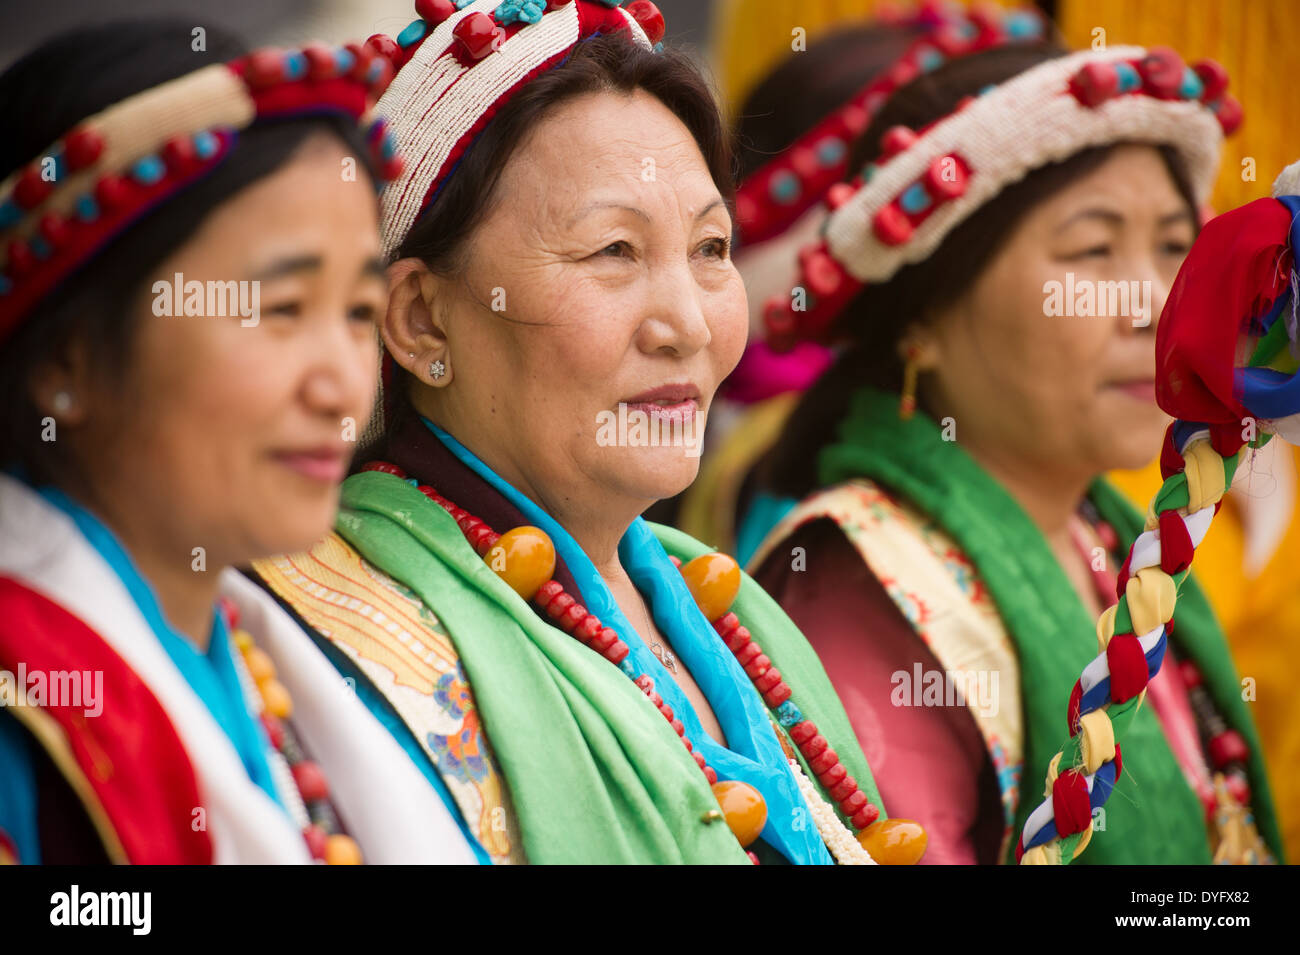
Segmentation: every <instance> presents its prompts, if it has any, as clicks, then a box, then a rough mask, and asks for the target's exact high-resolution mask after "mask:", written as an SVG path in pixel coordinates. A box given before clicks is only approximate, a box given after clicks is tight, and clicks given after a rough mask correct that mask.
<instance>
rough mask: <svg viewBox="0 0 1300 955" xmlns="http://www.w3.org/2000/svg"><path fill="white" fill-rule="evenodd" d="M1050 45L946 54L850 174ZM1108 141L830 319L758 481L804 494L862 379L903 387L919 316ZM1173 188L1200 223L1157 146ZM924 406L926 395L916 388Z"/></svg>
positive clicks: (994, 208) (858, 148)
mask: <svg viewBox="0 0 1300 955" xmlns="http://www.w3.org/2000/svg"><path fill="white" fill-rule="evenodd" d="M1064 54H1065V51H1064V50H1062V49H1061V48H1059V47H1057V46H1055V45H1052V44H1047V43H1043V44H1032V45H1027V46H1011V47H1004V48H1000V49H996V50H989V51H986V52H983V53H977V54H973V55H971V56H967V57H962V58H960V59H956V60H950V61H949V62H948V63H946V64H944V65H943V66H941V67H940V68H939V69H937V70H935V71H934V72H932V73H927V74H925V75H923V76H921V77H919V78H917V79H916V80H914V81H912V82H911V83H909V84H908V85H907V86H904V87H903V88H902V89H900V90H898V91H897V92H896V93H895V94H894V95H893V96H891V97H890V98H889V100H888V101H887V102H886V103H885V105H884V107H883V108H882V109H881V110H880V112H879V113H878V114H877V115H876V116H875V118H874V119H873V120H872V123H871V125H870V126H869V127H868V128H867V130H866V131H865V132H864V133H863V135H862V137H861V138H860V139H859V141H858V142H857V143H856V144H855V146H854V149H853V156H852V160H851V161H850V164H849V169H850V171H851V172H852V173H854V174H856V173H857V172H858V171H859V170H861V169H862V167H863V166H865V165H866V164H867V163H868V162H870V161H872V160H873V159H875V158H877V157H878V156H879V154H880V140H881V136H882V134H883V133H884V132H885V131H886V130H888V129H889V128H890V127H893V126H900V125H901V126H907V127H908V128H910V129H920V128H922V127H924V126H926V125H928V124H929V123H931V122H933V121H934V120H936V119H938V118H940V117H942V116H945V115H947V114H948V113H951V112H952V111H953V110H954V109H955V108H956V106H957V103H958V102H959V101H960V100H961V99H963V98H964V97H966V96H972V95H978V94H979V93H980V92H981V91H982V90H983V89H984V88H985V87H986V86H989V85H990V84H997V83H1002V82H1004V81H1006V80H1008V79H1010V78H1011V77H1013V76H1016V75H1017V74H1019V73H1022V72H1024V71H1025V70H1028V69H1030V68H1032V67H1034V66H1037V65H1038V64H1040V63H1043V62H1046V61H1047V60H1050V59H1054V58H1056V57H1058V56H1063V55H1064ZM1113 148H1114V147H1112V146H1099V147H1093V148H1089V149H1084V150H1081V151H1080V152H1078V153H1075V154H1074V155H1073V156H1071V157H1069V158H1068V159H1065V160H1063V161H1061V162H1058V163H1053V164H1051V165H1048V166H1044V167H1042V168H1041V169H1036V170H1034V171H1033V172H1031V173H1030V174H1029V175H1028V176H1026V177H1025V178H1024V179H1022V180H1020V181H1019V182H1016V183H1014V184H1012V185H1010V186H1007V187H1006V188H1005V189H1003V190H1002V192H1000V193H999V194H998V195H997V196H996V197H995V198H994V199H992V200H990V201H989V202H987V203H986V204H985V205H983V206H982V207H981V208H980V209H979V210H978V211H977V212H976V213H975V214H974V215H972V216H971V217H970V218H968V219H966V220H965V221H964V222H962V223H961V224H960V225H958V226H957V227H956V228H954V229H953V230H952V232H950V233H949V234H948V236H947V237H946V238H945V239H944V241H943V242H942V243H941V244H940V245H939V248H937V249H936V250H935V251H934V252H933V253H932V254H931V255H930V256H929V257H927V258H926V259H925V260H924V261H921V262H917V263H915V264H912V265H905V266H903V267H902V268H901V269H899V271H898V272H897V273H895V275H894V276H893V278H891V279H890V280H889V281H888V282H884V283H881V284H879V285H868V286H867V287H866V288H864V289H863V290H862V291H861V292H860V293H859V294H858V295H857V297H856V298H854V299H853V301H852V302H850V303H849V305H848V306H847V307H846V308H845V310H844V312H843V313H842V314H841V315H840V316H839V317H838V318H837V319H836V321H835V324H834V327H833V333H834V335H835V337H836V338H837V339H839V340H843V341H845V342H846V345H845V348H844V350H843V351H842V352H841V353H840V354H839V356H838V357H837V359H836V361H835V363H834V364H833V365H832V366H831V367H830V368H829V369H828V370H827V371H826V373H825V374H824V375H822V377H821V378H819V379H818V380H817V382H816V383H815V384H814V385H813V386H812V387H811V388H809V389H808V391H807V392H806V393H805V394H804V395H803V397H802V398H801V399H800V401H799V404H798V405H797V406H796V407H795V410H794V412H793V413H792V414H791V416H790V418H789V420H788V421H787V422H786V425H785V428H784V430H783V432H782V434H781V437H780V439H779V440H778V441H777V443H776V445H775V446H774V448H773V449H772V451H771V452H770V453H769V455H768V456H767V458H766V459H765V460H764V461H763V462H762V463H761V465H760V470H759V482H760V484H761V485H762V486H765V487H767V488H770V489H771V490H773V491H775V492H776V493H779V494H786V495H791V496H795V497H803V496H805V495H806V494H808V493H809V492H810V491H812V490H813V489H815V488H816V487H818V486H819V484H820V482H819V480H818V476H817V468H818V457H819V452H820V451H821V449H822V448H823V447H824V446H825V445H827V444H829V443H830V442H831V441H833V440H834V438H835V434H836V430H837V428H838V426H839V423H840V421H841V419H842V418H843V417H844V415H845V413H846V412H847V410H848V405H849V402H850V400H851V399H852V397H853V394H854V393H855V392H856V391H857V390H858V389H859V388H861V387H862V386H863V385H869V386H872V387H875V388H878V389H880V390H882V391H892V392H898V391H901V390H902V382H903V362H902V359H901V358H900V356H899V347H898V346H899V343H900V341H901V340H902V338H903V336H904V334H905V333H906V332H907V330H908V329H909V328H910V327H911V326H912V325H913V324H915V323H916V322H921V321H925V320H926V318H927V316H928V315H930V314H932V313H933V312H934V311H936V310H940V309H942V308H943V307H945V306H947V305H949V304H951V303H952V302H954V301H956V300H957V299H959V298H960V297H961V296H962V295H964V294H965V293H966V292H967V291H968V290H969V289H970V287H971V285H972V284H973V283H974V282H975V280H976V279H977V278H978V277H979V275H980V273H981V272H982V271H983V270H984V268H985V267H986V266H987V265H988V263H989V262H990V261H991V260H992V259H993V258H994V257H995V256H996V254H997V253H998V251H999V250H1000V249H1001V248H1002V247H1003V245H1004V244H1005V243H1006V241H1007V240H1008V239H1009V238H1010V236H1011V234H1012V232H1013V231H1014V230H1015V228H1016V226H1017V225H1018V224H1019V223H1020V221H1021V220H1022V219H1023V218H1024V216H1025V215H1026V214H1027V213H1029V212H1030V210H1032V209H1033V208H1034V207H1035V206H1036V205H1037V204H1038V203H1039V202H1041V201H1043V200H1044V199H1046V198H1047V197H1048V196H1050V195H1052V194H1053V193H1055V192H1057V191H1059V190H1060V189H1062V188H1064V187H1065V186H1066V185H1067V184H1068V183H1069V182H1071V181H1073V180H1075V179H1078V178H1079V177H1081V176H1084V175H1086V174H1087V173H1089V172H1091V171H1092V170H1093V169H1096V168H1097V167H1098V166H1100V165H1101V164H1102V163H1103V162H1104V161H1105V159H1106V157H1107V156H1108V155H1109V154H1110V152H1111V150H1112V149H1113ZM1159 150H1160V154H1161V156H1162V158H1163V159H1164V162H1165V165H1166V167H1167V168H1168V170H1169V174H1170V176H1171V177H1172V179H1173V181H1174V185H1175V187H1176V188H1177V190H1178V192H1179V194H1180V195H1181V196H1182V198H1183V199H1184V200H1185V201H1186V202H1187V204H1188V207H1189V208H1190V209H1191V210H1192V214H1193V221H1197V220H1196V209H1197V206H1196V201H1195V198H1194V195H1193V191H1192V187H1191V183H1190V180H1189V179H1188V176H1187V173H1186V171H1185V169H1184V167H1183V164H1182V162H1181V160H1180V158H1179V157H1178V156H1177V154H1176V153H1175V152H1174V151H1173V150H1172V149H1171V148H1169V147H1167V146H1161V147H1159ZM918 405H919V406H921V407H922V408H924V406H925V402H924V391H923V390H920V391H919V393H918Z"/></svg>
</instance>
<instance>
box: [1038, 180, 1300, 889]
mask: <svg viewBox="0 0 1300 955" xmlns="http://www.w3.org/2000/svg"><path fill="white" fill-rule="evenodd" d="M1298 193H1300V162H1298V163H1294V164H1292V165H1291V166H1288V167H1287V169H1286V170H1284V171H1283V173H1282V175H1281V176H1279V177H1278V179H1277V181H1276V182H1275V183H1274V184H1273V198H1271V199H1258V200H1256V201H1255V202H1251V203H1248V204H1247V205H1244V206H1242V207H1241V208H1239V209H1234V210H1232V211H1231V212H1225V213H1224V214H1223V215H1220V216H1216V217H1215V218H1213V219H1211V220H1210V221H1209V222H1208V223H1207V224H1206V226H1205V228H1204V229H1202V230H1201V234H1200V235H1199V236H1198V237H1197V239H1196V242H1195V243H1194V244H1193V245H1192V250H1191V252H1189V253H1188V255H1187V258H1186V259H1185V260H1184V261H1183V265H1182V267H1181V268H1180V269H1179V272H1178V277H1177V279H1176V280H1175V281H1174V287H1173V288H1172V289H1171V290H1170V293H1169V298H1168V299H1167V300H1166V301H1165V308H1164V311H1163V312H1162V313H1161V318H1160V325H1159V327H1158V328H1157V330H1156V364H1157V371H1156V396H1157V398H1158V400H1159V402H1160V407H1161V408H1163V409H1164V410H1165V411H1166V412H1168V413H1169V414H1171V415H1173V416H1174V417H1175V419H1177V420H1175V421H1174V422H1173V423H1172V424H1170V425H1169V428H1168V430H1167V431H1166V433H1165V440H1164V444H1163V446H1162V447H1161V451H1160V473H1161V475H1162V476H1163V478H1164V484H1163V485H1162V486H1161V488H1160V490H1159V491H1158V492H1157V493H1156V496H1155V499H1154V500H1153V501H1152V502H1151V507H1150V509H1149V510H1148V512H1147V520H1146V527H1145V529H1144V531H1143V532H1142V534H1140V535H1139V536H1138V538H1137V540H1135V541H1134V542H1133V546H1132V548H1131V549H1130V550H1129V554H1128V557H1127V558H1126V559H1125V561H1124V566H1123V567H1121V568H1120V572H1119V576H1118V579H1117V584H1116V597H1117V598H1118V602H1117V603H1116V604H1115V606H1113V607H1111V608H1110V609H1109V610H1107V611H1106V612H1105V613H1104V614H1102V616H1101V619H1100V620H1099V621H1098V624H1097V637H1098V646H1099V649H1100V652H1099V653H1098V655H1097V656H1096V658H1094V659H1093V660H1092V662H1091V663H1089V664H1088V665H1087V666H1086V667H1085V668H1084V670H1083V672H1082V673H1081V674H1080V676H1079V679H1078V681H1076V683H1075V685H1074V689H1073V691H1072V692H1071V694H1070V701H1069V704H1068V706H1067V709H1066V717H1067V720H1068V724H1069V728H1070V737H1071V739H1070V742H1069V743H1068V744H1067V747H1066V749H1064V750H1062V751H1061V752H1060V753H1058V754H1057V755H1056V757H1055V758H1054V759H1053V760H1052V762H1051V764H1050V765H1049V767H1048V771H1047V798H1046V799H1044V800H1043V801H1042V802H1041V803H1040V804H1039V805H1038V806H1037V807H1036V808H1035V809H1034V810H1033V811H1032V812H1031V813H1030V814H1029V817H1028V819H1027V820H1026V821H1025V826H1024V829H1023V830H1022V831H1021V834H1020V840H1019V842H1018V843H1017V845H1016V858H1017V860H1018V861H1019V862H1020V863H1021V864H1025V863H1056V862H1063V861H1064V862H1068V861H1070V860H1072V859H1073V858H1074V857H1076V856H1077V855H1078V854H1079V853H1080V852H1082V851H1083V850H1084V848H1085V847H1086V846H1087V844H1088V840H1089V839H1090V838H1091V837H1092V814H1093V812H1094V811H1096V810H1097V809H1099V808H1100V807H1101V806H1102V805H1104V804H1105V802H1106V800H1107V799H1108V798H1109V797H1110V794H1111V792H1112V791H1113V790H1114V787H1115V783H1116V782H1117V781H1118V780H1119V778H1120V774H1121V773H1122V771H1123V755H1122V752H1121V750H1120V745H1119V740H1118V739H1117V733H1116V726H1117V725H1119V726H1122V725H1123V722H1122V721H1121V717H1122V716H1123V715H1124V714H1126V713H1127V712H1128V711H1130V710H1132V709H1134V708H1136V707H1137V706H1138V705H1140V704H1141V700H1142V693H1143V692H1144V691H1145V689H1146V687H1147V684H1148V683H1149V682H1150V681H1151V680H1152V679H1153V678H1154V677H1155V675H1156V674H1157V673H1159V672H1160V666H1161V664H1162V663H1163V661H1164V656H1165V651H1166V649H1167V647H1168V635H1169V633H1170V632H1171V631H1172V629H1173V617H1174V611H1175V608H1176V603H1177V599H1178V590H1179V587H1180V585H1181V584H1182V582H1183V580H1184V578H1185V577H1186V575H1187V573H1188V568H1189V567H1190V566H1191V562H1192V558H1193V556H1194V552H1195V549H1196V548H1197V547H1199V546H1200V544H1201V541H1202V540H1203V539H1204V538H1205V535H1206V533H1207V532H1208V531H1209V529H1210V522H1211V521H1212V520H1213V518H1214V515H1215V514H1216V513H1217V511H1218V508H1219V504H1220V502H1221V500H1222V498H1223V495H1224V494H1225V493H1226V492H1227V489H1228V488H1229V487H1230V486H1231V484H1232V480H1233V477H1234V476H1235V474H1236V471H1237V464H1238V461H1239V459H1240V456H1241V454H1242V452H1243V451H1244V450H1245V449H1246V448H1247V447H1248V446H1249V447H1259V446H1260V445H1262V444H1263V443H1265V442H1266V441H1268V440H1269V439H1270V438H1271V437H1272V436H1273V435H1274V434H1277V435H1280V436H1282V437H1283V438H1285V439H1286V440H1288V441H1290V442H1291V443H1293V444H1294V443H1297V442H1298V441H1300V374H1297V367H1300V334H1298V331H1297V306H1296V302H1297V293H1300V275H1297V272H1296V262H1295V250H1296V248H1297V247H1298V246H1300V195H1298ZM1241 335H1247V336H1250V337H1252V338H1255V337H1257V338H1258V339H1259V341H1258V344H1257V345H1256V347H1255V349H1254V353H1253V354H1252V355H1251V357H1250V360H1249V362H1248V364H1247V366H1246V367H1238V366H1237V361H1238V358H1237V354H1238V352H1237V348H1238V340H1239V336H1241ZM1252 419H1253V420H1255V421H1258V422H1259V424H1260V427H1259V429H1258V430H1255V431H1254V432H1253V436H1252V429H1251V428H1250V427H1249V424H1250V421H1251V420H1252ZM1208 744H1209V750H1210V756H1211V759H1212V761H1213V762H1214V765H1215V768H1216V769H1218V770H1220V771H1222V772H1223V773H1224V774H1225V776H1226V777H1228V778H1233V777H1235V778H1236V780H1238V784H1239V785H1240V784H1244V780H1245V773H1246V766H1247V764H1248V762H1249V761H1250V749H1249V746H1248V745H1247V744H1246V743H1245V741H1244V740H1243V739H1242V737H1241V735H1240V734H1239V733H1237V732H1236V731H1235V730H1231V729H1227V730H1223V731H1220V732H1219V733H1217V734H1216V735H1215V736H1213V737H1211V738H1210V740H1209V741H1208ZM1062 767H1064V768H1062ZM1246 791H1247V792H1248V787H1247V789H1246ZM1215 861H1220V860H1219V859H1217V858H1216V860H1215ZM1256 861H1271V859H1270V858H1268V857H1267V856H1266V855H1265V856H1264V857H1257V858H1256Z"/></svg>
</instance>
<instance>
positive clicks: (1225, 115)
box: [1214, 95, 1243, 514]
mask: <svg viewBox="0 0 1300 955" xmlns="http://www.w3.org/2000/svg"><path fill="white" fill-rule="evenodd" d="M1214 115H1215V118H1216V119H1218V121H1219V125H1220V126H1221V127H1222V128H1223V135H1225V136H1231V135H1232V134H1233V133H1235V132H1236V131H1237V127H1239V126H1240V125H1241V118H1242V115H1243V113H1242V109H1241V103H1239V102H1238V101H1237V100H1236V99H1234V98H1233V97H1231V96H1226V95H1225V96H1224V97H1223V99H1221V100H1219V102H1218V103H1217V104H1216V107H1215V110H1214ZM1222 503H1223V502H1222V501H1219V502H1217V503H1216V504H1215V505H1214V506H1215V513H1216V514H1217V513H1218V507H1219V506H1220V505H1221V504H1222Z"/></svg>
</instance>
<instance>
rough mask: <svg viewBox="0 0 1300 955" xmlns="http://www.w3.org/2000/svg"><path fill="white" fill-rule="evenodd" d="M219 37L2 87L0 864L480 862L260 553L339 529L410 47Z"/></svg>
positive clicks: (30, 70) (163, 39) (135, 39)
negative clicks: (304, 624)
mask: <svg viewBox="0 0 1300 955" xmlns="http://www.w3.org/2000/svg"><path fill="white" fill-rule="evenodd" d="M206 39H207V45H208V49H207V50H206V51H205V52H196V51H195V50H194V49H193V47H192V36H191V27H190V26H189V25H182V24H175V23H168V22H158V21H140V22H133V23H130V24H118V25H111V26H106V27H99V28H95V29H90V30H85V31H81V32H76V33H70V34H67V35H65V36H62V37H60V38H57V39H55V40H52V41H50V42H49V43H47V44H46V45H44V46H42V47H40V48H39V49H37V50H35V51H34V52H32V53H30V54H29V55H28V56H27V57H25V58H24V59H22V60H21V61H19V62H18V63H17V64H16V65H14V66H13V67H11V68H10V69H9V70H8V71H7V72H6V73H5V74H4V75H3V76H2V77H0V103H3V104H4V106H3V110H4V112H5V118H6V123H5V127H6V129H8V130H11V131H12V134H11V135H6V137H5V139H4V141H3V143H0V177H3V178H0V238H2V239H3V242H2V243H0V244H2V247H3V249H4V252H3V254H2V255H0V383H2V385H0V386H2V387H3V389H4V395H3V398H2V399H0V409H3V410H2V411H0V415H2V416H3V425H2V427H3V431H2V432H0V465H2V466H3V470H4V473H3V474H2V475H0V695H2V700H0V702H2V703H3V706H0V859H3V860H4V861H10V862H14V861H16V862H22V863H95V862H115V863H148V864H160V863H164V864H172V863H185V864H195V863H209V862H217V863H227V862H237V863H310V862H312V861H313V860H318V861H324V862H327V863H340V864H342V863H356V862H361V861H369V862H456V861H463V862H472V861H473V854H472V852H471V850H470V847H469V844H468V842H467V841H466V840H465V838H464V837H463V836H462V835H461V832H460V828H459V826H458V825H457V823H456V821H455V820H454V819H453V817H451V816H450V815H449V814H448V813H447V812H446V810H445V808H444V805H443V803H442V801H441V799H440V797H439V794H438V788H437V786H436V785H435V784H434V782H433V781H432V780H430V779H429V778H428V777H426V776H425V775H423V774H422V773H421V771H420V768H419V766H418V765H417V764H415V763H413V762H412V761H411V760H410V758H409V757H408V756H407V755H406V754H405V753H404V752H403V751H402V749H401V747H400V746H398V745H397V744H396V743H395V742H394V741H393V739H392V736H391V735H390V734H389V733H388V732H387V731H386V730H385V728H384V727H383V725H382V724H381V723H380V722H379V721H378V720H376V719H374V718H373V717H372V716H371V714H370V713H369V712H368V711H367V710H366V708H365V707H364V706H363V705H362V704H361V702H360V701H359V700H358V699H357V698H356V696H355V694H353V693H352V692H351V690H350V689H349V688H348V687H347V685H346V684H345V683H344V681H343V680H341V679H340V678H339V676H338V673H337V671H336V670H335V669H334V668H333V667H332V666H330V664H329V661H328V659H327V658H326V657H325V655H324V654H323V653H322V652H321V651H320V650H319V649H318V648H317V647H316V646H315V645H314V644H313V642H312V641H311V640H310V639H308V638H307V637H306V636H305V635H304V634H303V632H302V631H301V629H300V628H298V627H297V626H295V624H294V622H293V621H292V620H291V619H290V618H289V617H288V616H287V615H285V614H284V613H283V611H281V610H280V609H279V608H278V607H277V606H276V604H275V602H274V601H272V600H271V599H270V598H268V597H267V596H266V594H265V593H264V592H263V591H262V590H261V589H260V588H258V587H256V586H255V585H254V584H252V583H251V582H249V581H248V580H247V579H246V578H244V577H243V576H241V575H240V574H238V573H237V572H236V571H234V570H233V569H232V568H233V567H234V566H237V565H243V564H246V563H248V562H249V561H251V560H253V559H255V558H257V557H260V556H263V555H267V554H274V553H277V552H279V551H282V550H284V549H286V548H288V549H292V548H295V547H303V546H306V545H307V544H308V543H310V542H311V541H313V540H315V539H317V538H318V537H319V536H320V535H321V534H323V533H324V532H325V531H326V529H327V528H328V526H329V524H330V522H331V520H332V519H333V516H334V513H335V509H336V504H337V499H338V487H337V485H338V481H339V479H340V478H341V477H342V476H343V473H344V471H345V470H346V467H347V463H348V460H349V458H350V451H351V448H353V447H355V445H352V444H349V443H348V439H347V436H348V434H349V430H350V429H352V428H355V427H356V422H364V421H365V418H366V416H367V415H368V414H369V412H370V406H371V398H372V389H373V385H374V362H375V347H374V338H373V335H374V331H373V328H374V317H375V315H376V314H377V313H378V312H379V311H380V310H381V309H382V306H383V302H384V285H383V278H382V275H383V273H382V267H381V264H380V260H379V235H378V228H377V222H378V210H377V203H376V201H375V196H374V192H373V184H374V183H376V182H377V181H378V176H379V175H380V174H381V173H387V174H389V175H394V174H395V173H396V171H397V168H398V162H397V161H396V160H395V159H393V158H392V156H391V151H390V150H388V149H387V148H386V147H385V146H384V144H383V141H382V138H378V137H368V135H367V128H368V127H367V126H365V125H361V121H362V117H363V116H364V115H365V113H366V110H367V107H368V103H369V102H370V101H371V99H372V97H373V96H374V95H377V94H378V93H379V92H380V91H381V90H382V88H383V85H384V84H385V82H386V81H387V80H388V79H390V78H391V75H392V72H391V69H392V68H391V64H389V63H387V62H385V61H384V60H383V59H382V58H380V57H377V56H376V55H375V54H374V53H373V51H369V50H364V49H362V48H361V47H355V46H354V47H349V48H332V47H324V46H319V47H310V48H308V49H306V50H302V51H296V50H295V51H262V52H258V53H253V54H249V55H239V54H240V53H241V51H239V50H237V49H232V47H234V45H235V44H234V43H233V42H232V41H230V40H228V39H227V38H225V37H223V36H219V35H217V34H216V32H215V31H209V32H208V34H207V37H206ZM229 56H238V58H237V59H234V60H232V61H231V62H228V63H227V62H222V60H223V59H225V58H226V57H229ZM87 77H93V78H94V82H87ZM348 169H351V170H352V171H353V173H354V174H353V175H352V176H351V177H350V179H349V177H347V176H344V175H341V171H343V170H348ZM349 423H351V424H349Z"/></svg>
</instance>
